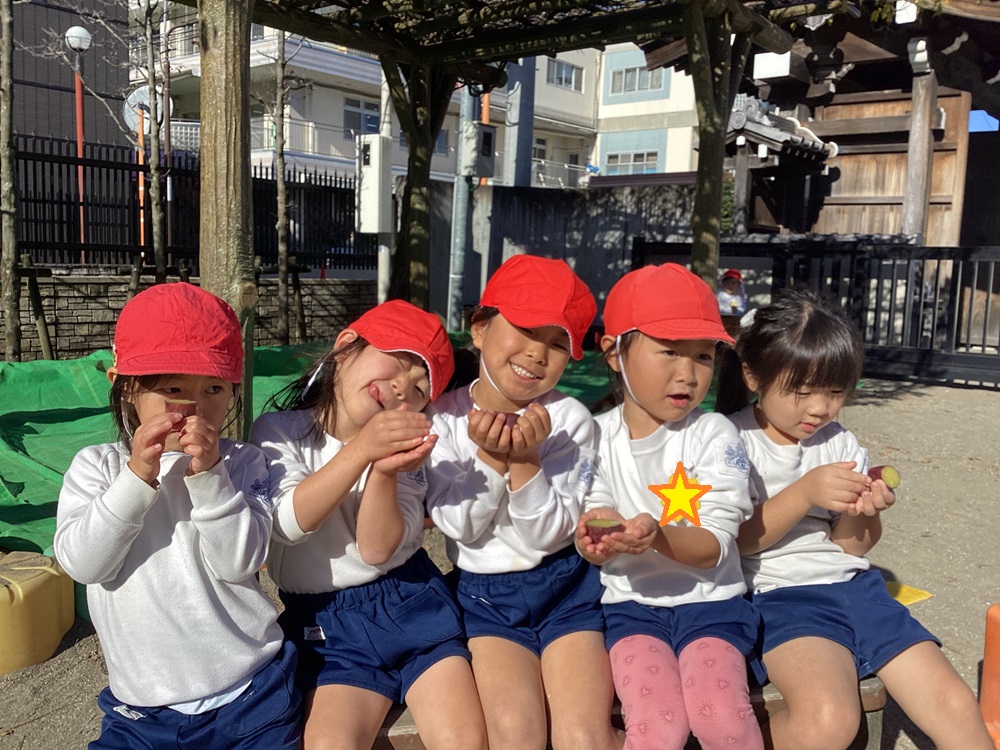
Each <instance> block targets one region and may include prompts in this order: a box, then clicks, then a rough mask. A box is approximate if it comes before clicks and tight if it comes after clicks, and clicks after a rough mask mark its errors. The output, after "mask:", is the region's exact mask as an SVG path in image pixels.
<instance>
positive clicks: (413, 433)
mask: <svg viewBox="0 0 1000 750" xmlns="http://www.w3.org/2000/svg"><path fill="white" fill-rule="evenodd" d="M430 434H431V422H430V420H429V419H428V418H427V415H425V414H423V413H422V412H411V411H410V410H409V407H408V406H407V405H406V404H403V405H402V406H401V407H400V408H399V409H393V410H391V411H383V412H379V413H378V414H376V415H375V416H374V417H372V418H371V419H370V420H368V423H367V424H366V425H365V426H364V427H363V428H362V429H361V432H359V433H358V436H357V437H356V438H354V441H357V447H358V448H360V449H361V451H362V455H363V456H364V458H365V459H366V460H367V461H368V463H375V462H376V461H379V460H381V459H383V458H386V457H388V456H392V455H393V454H396V453H406V452H407V451H412V450H413V449H414V448H418V447H419V446H420V445H421V444H423V442H424V441H425V440H426V439H427V437H428V436H429V435H430ZM354 441H352V442H354ZM432 447H433V445H432ZM428 452H430V448H428ZM424 458H426V456H424Z"/></svg>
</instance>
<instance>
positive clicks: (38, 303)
mask: <svg viewBox="0 0 1000 750" xmlns="http://www.w3.org/2000/svg"><path fill="white" fill-rule="evenodd" d="M38 273H39V272H38V271H36V270H35V269H34V268H33V267H32V263H31V254H30V253H22V254H21V276H24V277H25V278H26V279H27V281H28V297H29V298H30V299H31V313H32V315H34V316H35V327H36V328H37V329H38V343H39V344H40V345H41V347H42V357H44V358H45V359H54V357H53V356H52V342H51V341H50V340H49V326H48V323H46V322H45V308H44V307H43V306H42V292H41V290H39V288H38Z"/></svg>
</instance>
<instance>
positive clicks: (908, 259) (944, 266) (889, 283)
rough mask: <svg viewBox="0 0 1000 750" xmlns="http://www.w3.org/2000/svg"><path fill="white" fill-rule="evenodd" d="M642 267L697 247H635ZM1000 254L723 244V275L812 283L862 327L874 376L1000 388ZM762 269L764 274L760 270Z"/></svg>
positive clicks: (846, 244)
mask: <svg viewBox="0 0 1000 750" xmlns="http://www.w3.org/2000/svg"><path fill="white" fill-rule="evenodd" d="M632 251H633V255H632V260H633V266H635V267H638V266H641V265H647V264H650V263H664V262H667V261H672V262H676V263H688V262H689V261H690V257H691V246H690V245H689V244H673V243H659V242H657V243H651V242H645V241H644V240H643V239H642V238H635V240H634V241H633V248H632ZM998 262H1000V247H918V246H914V245H901V244H878V243H872V242H864V241H838V240H836V239H834V238H830V237H816V238H803V239H796V240H794V241H791V242H780V243H779V242H766V243H756V242H741V243H725V242H724V243H723V244H722V246H721V250H720V259H719V267H720V268H729V267H735V268H744V269H745V268H747V266H750V267H751V269H750V270H749V271H748V273H747V274H745V275H750V276H752V275H753V274H754V273H757V274H761V273H763V272H764V270H766V272H767V273H768V274H769V279H761V280H762V281H763V282H764V283H765V284H769V288H770V291H771V292H772V293H773V292H774V291H776V290H779V289H781V288H783V287H786V286H790V285H794V284H806V285H808V286H810V287H812V288H814V289H817V290H820V291H823V292H827V293H829V294H831V295H832V296H834V297H836V298H837V299H839V300H840V302H841V304H842V305H843V306H844V307H845V308H846V309H847V310H848V311H849V312H850V314H851V316H852V317H853V319H854V320H855V321H856V322H857V324H858V327H859V328H860V329H861V332H862V335H863V337H864V342H865V374H866V375H868V376H871V377H889V378H908V379H913V380H924V381H934V382H948V383H955V384H968V385H979V386H987V387H995V386H997V385H998V384H1000V273H998V272H997V271H998V267H997V263H998ZM754 268H756V269H757V270H756V272H755V271H754V270H753V269H754Z"/></svg>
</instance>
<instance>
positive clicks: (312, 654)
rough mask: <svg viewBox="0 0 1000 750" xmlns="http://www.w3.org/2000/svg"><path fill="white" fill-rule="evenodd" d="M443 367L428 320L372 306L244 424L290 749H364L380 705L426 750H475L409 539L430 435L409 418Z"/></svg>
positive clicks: (454, 652)
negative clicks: (295, 718) (298, 693)
mask: <svg viewBox="0 0 1000 750" xmlns="http://www.w3.org/2000/svg"><path fill="white" fill-rule="evenodd" d="M453 370H454V360H453V357H452V348H451V342H450V341H449V339H448V334H447V333H446V332H445V330H444V328H443V327H442V326H441V322H440V320H439V319H438V317H437V316H436V315H433V314H431V313H427V312H424V311H423V310H420V309H418V308H416V307H414V306H413V305H411V304H409V303H408V302H403V301H399V300H394V301H390V302H385V303H383V304H381V305H379V306H377V307H375V308H373V309H371V310H369V311H368V312H366V313H365V314H364V315H362V316H361V317H360V318H358V319H357V320H356V321H354V322H353V323H352V324H351V325H350V326H348V327H347V328H346V329H345V330H343V331H341V332H340V334H339V335H338V336H337V338H336V340H335V341H334V344H333V348H332V349H331V350H330V351H329V352H328V353H327V354H326V355H325V356H323V357H322V358H321V359H320V360H319V362H318V363H317V364H316V365H315V366H313V367H312V368H311V369H310V370H309V371H308V372H307V373H305V374H304V375H303V376H302V377H301V378H299V379H298V380H297V381H296V382H295V383H293V384H292V385H291V386H289V387H288V388H287V389H286V390H285V391H283V392H281V393H279V394H278V396H277V397H276V399H275V403H276V404H277V405H278V407H279V408H280V409H281V411H278V412H274V413H270V414H264V415H263V416H261V417H260V418H259V419H258V420H257V421H256V423H255V424H254V426H253V428H252V430H251V433H250V437H251V440H252V441H253V442H254V443H256V444H257V445H260V446H261V447H262V448H263V449H264V452H265V453H266V454H267V455H268V457H269V458H270V459H271V488H272V492H273V496H274V499H275V520H274V538H273V541H272V545H271V554H270V555H269V557H268V560H267V565H268V573H269V574H270V575H271V577H272V578H273V579H274V581H275V583H277V584H278V587H279V590H280V595H281V600H282V601H283V602H284V604H285V611H284V612H283V613H282V615H281V625H282V627H283V628H284V631H285V633H286V635H287V637H288V639H289V640H291V641H293V642H294V643H295V644H296V646H297V647H298V650H299V683H300V686H301V687H302V689H303V691H304V692H305V693H306V720H305V730H304V746H305V747H306V748H309V747H316V746H323V747H328V746H333V745H335V746H337V747H371V745H372V743H373V742H374V741H375V737H376V734H377V732H378V730H379V727H380V726H381V724H382V721H383V720H384V718H385V716H386V714H387V713H388V711H389V709H390V708H391V706H392V704H393V702H396V703H406V704H407V705H408V706H409V708H410V710H411V712H412V713H413V717H414V719H415V721H416V723H417V727H418V728H419V731H420V737H421V740H422V741H423V743H424V745H425V746H426V747H427V748H429V749H430V750H433V749H434V748H439V747H449V748H452V747H461V748H473V749H476V750H481V749H482V748H485V747H486V730H485V727H484V726H483V716H482V710H481V708H480V706H479V698H478V696H477V694H476V686H475V682H474V680H473V677H472V671H471V669H470V668H469V661H468V659H469V652H468V650H467V649H466V647H465V642H464V639H463V633H462V622H461V616H460V614H459V612H458V609H457V607H456V606H455V603H454V599H453V597H452V596H451V593H450V591H449V590H448V588H447V586H446V584H445V581H444V578H443V576H442V575H441V572H440V571H439V570H438V569H437V567H436V566H435V565H434V563H433V562H431V560H430V558H429V557H428V556H427V553H426V552H425V551H424V550H423V549H422V547H421V542H422V538H423V520H424V507H423V500H424V493H425V491H426V487H427V482H426V480H425V478H424V472H423V469H422V468H421V467H422V464H423V463H424V461H425V460H426V458H427V455H428V454H429V453H430V452H431V449H432V448H434V446H435V443H436V442H437V437H436V436H434V435H431V433H430V421H429V420H428V419H427V417H426V416H425V415H424V414H423V413H421V412H422V410H423V409H424V407H425V406H427V404H428V402H430V401H432V400H434V399H435V398H437V397H438V396H439V395H440V394H441V392H442V391H443V390H444V388H445V387H446V385H447V384H448V381H449V379H450V378H451V375H452V372H453ZM443 706H446V707H447V709H444V708H443Z"/></svg>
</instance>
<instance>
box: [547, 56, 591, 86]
mask: <svg viewBox="0 0 1000 750" xmlns="http://www.w3.org/2000/svg"><path fill="white" fill-rule="evenodd" d="M545 80H546V82H547V83H548V84H549V85H551V86H558V87H560V88H564V89H571V90H572V91H583V68H580V67H578V66H576V65H570V64H569V63H568V62H563V61H562V60H552V59H550V60H549V70H548V75H547V76H546V79H545Z"/></svg>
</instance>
